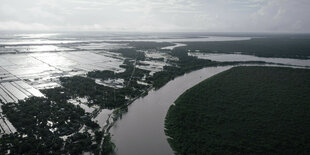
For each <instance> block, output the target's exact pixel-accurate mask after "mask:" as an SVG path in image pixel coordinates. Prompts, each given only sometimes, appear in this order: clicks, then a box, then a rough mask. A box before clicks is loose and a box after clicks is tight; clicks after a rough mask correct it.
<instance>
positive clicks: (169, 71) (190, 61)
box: [147, 48, 264, 89]
mask: <svg viewBox="0 0 310 155" xmlns="http://www.w3.org/2000/svg"><path fill="white" fill-rule="evenodd" d="M167 52H168V51H167ZM169 54H170V55H172V56H174V57H177V58H178V59H179V60H178V61H170V63H171V64H172V65H171V66H164V68H163V71H160V72H156V73H155V74H154V75H153V76H150V77H148V78H147V81H148V82H149V83H152V84H153V86H154V88H155V89H158V88H160V87H162V86H164V85H165V84H166V83H168V82H169V81H170V80H172V79H174V78H175V77H178V76H180V75H183V74H185V73H188V72H191V71H194V70H198V69H201V68H203V67H208V66H225V65H236V64H251V63H253V64H257V63H264V62H259V61H248V62H216V61H211V60H205V59H198V58H197V57H193V56H189V55H188V52H187V51H186V50H184V49H179V48H175V49H173V50H172V51H170V53H169Z"/></svg>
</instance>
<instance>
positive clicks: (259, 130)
mask: <svg viewBox="0 0 310 155" xmlns="http://www.w3.org/2000/svg"><path fill="white" fill-rule="evenodd" d="M309 77H310V71H309V70H307V69H292V68H282V67H234V68H232V69H230V70H228V71H225V72H222V73H220V74H218V75H216V76H214V77H211V78H209V79H207V80H205V81H203V82H201V83H199V84H198V85H196V86H195V87H193V88H191V89H189V90H188V91H186V92H185V93H184V94H182V95H181V96H180V97H179V98H178V99H177V100H176V101H175V105H172V106H171V107H170V109H169V112H168V114H167V116H166V134H167V135H168V136H169V137H170V138H169V139H168V141H169V143H170V145H171V147H172V148H173V149H174V150H175V151H176V154H308V153H309V150H310V141H309V139H310V134H309V132H308V131H309V130H310V126H309V122H310V119H309V118H310V113H309V110H310V102H309V101H310V79H309Z"/></svg>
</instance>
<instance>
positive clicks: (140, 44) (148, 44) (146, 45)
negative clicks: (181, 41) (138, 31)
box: [128, 41, 174, 50]
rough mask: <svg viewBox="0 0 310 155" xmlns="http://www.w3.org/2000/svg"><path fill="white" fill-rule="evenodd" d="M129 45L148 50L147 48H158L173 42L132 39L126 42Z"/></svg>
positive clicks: (171, 44)
mask: <svg viewBox="0 0 310 155" xmlns="http://www.w3.org/2000/svg"><path fill="white" fill-rule="evenodd" d="M128 45H129V46H133V47H135V48H136V49H139V50H149V49H156V50H159V49H161V48H163V47H166V46H173V45H174V44H173V43H169V42H143V41H133V42H128Z"/></svg>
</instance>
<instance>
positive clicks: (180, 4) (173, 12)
mask: <svg viewBox="0 0 310 155" xmlns="http://www.w3.org/2000/svg"><path fill="white" fill-rule="evenodd" d="M309 7H310V1H308V0H295V1H292V0H216V1H215V0H126V1H124V0H104V1H103V0H23V1H20V0H2V2H1V6H0V24H1V26H0V30H40V31H41V30H46V31H66V30H68V31H69V30H77V31H86V30H87V31H89V30H93V31H112V30H113V31H225V32H228V31H239V32H242V31H254V32H266V31H268V32H270V31H278V32H310V20H308V17H307V15H308V14H310V11H309V10H310V8H309Z"/></svg>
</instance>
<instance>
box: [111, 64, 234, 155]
mask: <svg viewBox="0 0 310 155" xmlns="http://www.w3.org/2000/svg"><path fill="white" fill-rule="evenodd" d="M231 67H232V66H225V67H207V68H204V69H201V70H198V71H194V72H191V73H188V74H185V75H183V76H180V77H178V78H176V79H174V80H172V81H170V82H169V83H168V84H166V85H165V86H164V87H162V88H161V89H159V90H157V91H151V92H149V94H148V95H147V96H145V97H144V98H140V99H137V100H136V101H135V102H133V103H132V104H131V105H130V106H129V107H128V113H126V114H124V115H123V116H122V119H121V120H118V121H117V122H116V124H115V125H114V126H113V127H112V128H111V130H110V132H111V133H112V135H113V136H112V141H113V142H114V143H115V144H116V149H115V154H121V155H123V154H136V155H140V154H141V155H144V154H147V155H159V154H160V155H165V154H173V151H172V149H171V148H170V146H169V144H168V142H167V137H166V135H165V133H164V121H165V116H166V114H167V111H168V109H169V107H170V105H172V104H173V102H174V101H175V100H176V99H177V98H178V97H179V96H180V95H181V94H182V93H183V92H184V91H186V90H187V89H189V88H191V87H193V86H194V85H196V84H198V83H199V82H201V81H203V80H205V79H206V78H208V77H211V76H213V75H215V74H218V73H220V72H222V71H225V70H227V69H229V68H231Z"/></svg>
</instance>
